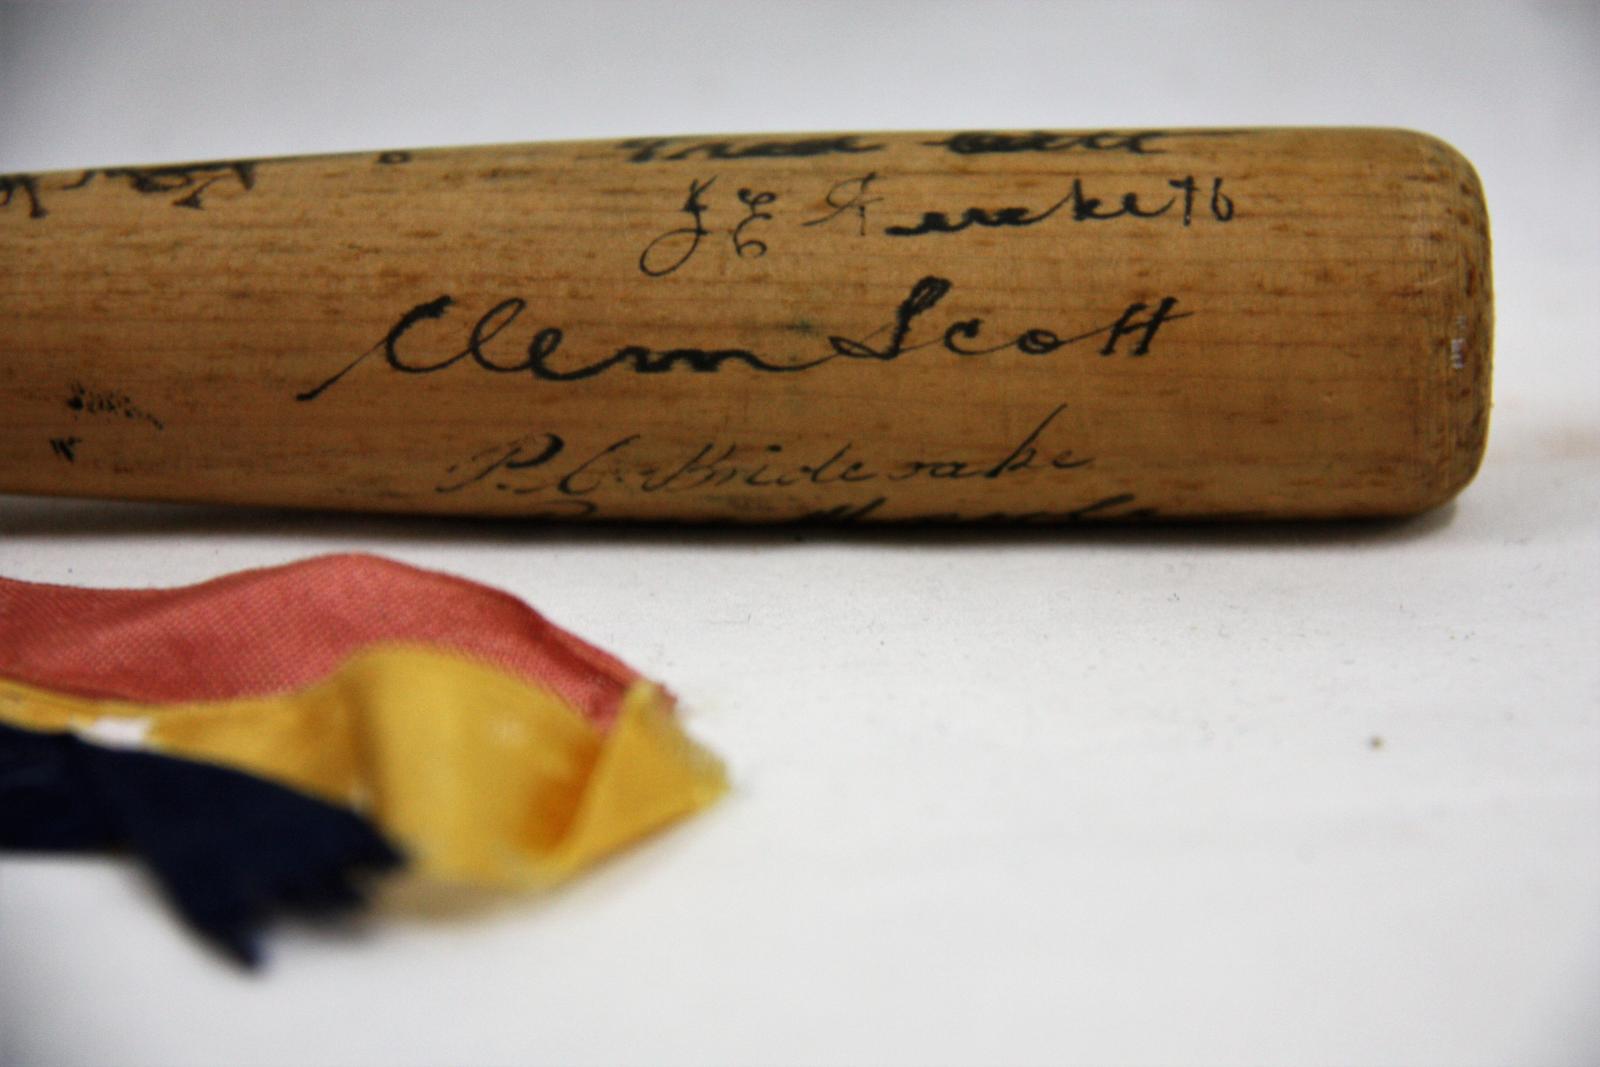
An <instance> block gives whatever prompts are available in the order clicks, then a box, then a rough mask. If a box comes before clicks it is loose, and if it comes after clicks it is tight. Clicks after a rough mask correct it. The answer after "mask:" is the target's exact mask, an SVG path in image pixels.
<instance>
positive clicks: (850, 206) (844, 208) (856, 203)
mask: <svg viewBox="0 0 1600 1067" xmlns="http://www.w3.org/2000/svg"><path fill="white" fill-rule="evenodd" d="M877 179H878V173H877V171H870V172H868V173H866V174H862V175H858V176H857V177H854V178H845V179H844V180H843V181H837V182H834V183H833V185H832V186H831V187H830V188H829V189H828V192H827V193H826V194H825V195H824V196H823V201H824V202H825V203H827V205H828V206H829V207H830V208H832V209H833V210H832V211H830V212H828V213H827V214H826V215H819V216H817V217H816V218H814V219H808V220H806V221H805V222H802V223H801V224H800V225H802V226H826V225H827V224H828V223H830V222H832V221H833V220H834V219H836V218H838V217H839V216H840V215H843V214H845V213H847V212H852V211H853V212H855V216H856V234H857V236H859V237H865V236H866V235H867V208H869V207H871V206H872V205H873V204H876V203H878V202H879V201H881V200H882V199H883V197H881V196H869V195H868V194H869V192H870V191H871V189H872V183H873V182H875V181H877Z"/></svg>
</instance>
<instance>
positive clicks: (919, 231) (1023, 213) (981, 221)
mask: <svg viewBox="0 0 1600 1067" xmlns="http://www.w3.org/2000/svg"><path fill="white" fill-rule="evenodd" d="M1167 184H1168V185H1169V186H1171V187H1173V188H1176V189H1182V190H1187V192H1186V196H1185V198H1183V203H1184V204H1185V210H1184V223H1185V225H1187V224H1188V221H1189V216H1190V214H1191V213H1192V208H1193V197H1194V189H1195V181H1194V178H1193V176H1189V177H1186V178H1183V179H1179V180H1176V181H1170V182H1168V183H1167ZM1221 189H1222V179H1221V178H1217V179H1214V180H1213V184H1212V190H1213V200H1212V202H1213V204H1214V205H1218V206H1219V207H1220V203H1221V200H1226V201H1227V203H1226V213H1224V212H1223V211H1221V210H1218V207H1214V208H1213V214H1214V215H1215V216H1216V218H1217V220H1218V221H1219V222H1228V221H1230V220H1231V219H1232V218H1233V201H1231V200H1227V198H1226V197H1223V196H1222V193H1221ZM1218 198H1221V199H1220V200H1219V199H1218ZM1179 202H1180V198H1179V197H1176V196H1171V197H1168V198H1167V199H1166V200H1165V201H1164V202H1163V203H1161V204H1160V205H1149V204H1145V203H1142V202H1141V201H1140V199H1139V194H1138V193H1134V192H1125V193H1122V194H1121V195H1120V196H1119V197H1118V198H1117V201H1116V204H1115V206H1107V205H1106V202H1105V200H1104V199H1103V198H1101V197H1098V196H1091V195H1089V194H1088V193H1087V192H1085V191H1084V187H1083V179H1081V178H1074V179H1073V180H1072V186H1071V188H1069V189H1068V190H1067V194H1066V195H1065V196H1063V197H1062V198H1061V199H1059V200H1057V201H1056V202H1055V203H1053V204H1050V205H1049V206H1048V207H1044V208H1040V209H1038V210H1034V209H1031V208H1027V207H1004V208H981V207H969V208H967V209H966V210H965V211H963V212H961V213H960V215H959V216H958V217H957V218H954V219H952V218H951V217H950V216H949V215H948V214H946V213H945V212H943V211H928V212H924V213H923V216H922V218H921V219H919V220H918V221H917V222H916V223H914V224H912V225H900V226H889V227H887V228H885V229H884V231H883V232H884V233H886V234H888V235H889V236H891V237H921V236H924V235H926V234H931V233H959V232H960V231H962V230H965V229H967V228H968V227H969V226H979V227H987V228H991V229H998V228H1001V227H1008V226H1010V227H1023V226H1036V225H1038V224H1039V223H1041V222H1044V221H1045V220H1046V219H1049V218H1051V217H1052V216H1054V215H1055V214H1056V213H1057V212H1059V211H1061V210H1062V209H1063V208H1069V209H1070V210H1069V211H1068V213H1067V214H1068V217H1069V218H1071V219H1072V220H1073V221H1074V222H1105V221H1108V220H1110V219H1119V218H1124V217H1130V218H1137V219H1154V218H1159V217H1161V216H1162V215H1165V214H1167V213H1168V212H1169V211H1171V210H1172V209H1173V208H1174V207H1175V206H1177V204H1178V203H1179Z"/></svg>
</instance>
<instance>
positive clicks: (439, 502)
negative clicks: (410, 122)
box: [0, 129, 1492, 522]
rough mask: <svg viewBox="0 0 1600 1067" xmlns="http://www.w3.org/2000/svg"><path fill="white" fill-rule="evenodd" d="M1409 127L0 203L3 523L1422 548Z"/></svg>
mask: <svg viewBox="0 0 1600 1067" xmlns="http://www.w3.org/2000/svg"><path fill="white" fill-rule="evenodd" d="M1491 333H1492V302H1491V296H1490V278H1489V252H1488V225H1487V216H1486V212H1485V208H1484V203H1483V198H1482V194H1481V191H1480V189H1479V185H1478V181H1477V178H1476V176H1475V174H1474V173H1473V171H1472V168H1471V166H1470V165H1469V164H1468V163H1467V162H1466V161H1465V160H1464V159H1463V158H1462V157H1461V156H1460V155H1459V154H1457V153H1456V152H1455V151H1454V150H1453V149H1451V148H1450V147H1449V146H1447V145H1445V144H1443V143H1442V142H1440V141H1438V140H1436V139H1433V138H1431V137H1427V136H1423V135H1420V134H1415V133H1409V132H1404V131H1395V130H1362V129H1349V130H1338V129H1316V130H1312V129H1271V130H1225V129H1217V130H1134V131H1108V130H1102V131H1074V132H1064V131H1028V132H988V131H967V132H958V133H893V134H890V133H883V134H877V133H870V134H867V133H863V134H814V135H781V136H768V135H759V136H757V135H749V136H728V137H657V138H639V139H632V140H626V141H620V142H615V141H606V142H601V141H594V142H575V143H551V144H530V145H514V146H492V147H482V148H459V149H429V150H414V151H391V152H382V153H366V154H352V155H339V156H325V157H305V158H291V159H268V160H248V161H247V160H231V161H221V162H211V163H200V164H183V165H174V166H162V167H121V168H110V169H92V170H83V171H74V172H68V173H56V174H39V175H10V176H7V177H4V178H0V426H3V427H4V430H3V432H0V491H10V492H19V493H40V494H60V495H73V496H99V497H116V498H132V499H162V500H186V501H217V502H233V503H242V504H264V505H277V506H286V505H287V506H309V507H320V508H344V509H366V510H382V511H396V512H442V513H471V514H486V515H524V516H539V517H556V518H601V519H688V520H718V521H723V520H732V521H751V522H778V521H788V520H806V519H825V520H836V521H854V520H911V519H949V520H967V519H995V520H1012V521H1065V522H1070V521H1077V520H1089V519H1097V520H1098V519H1135V518H1218V517H1229V518H1243V517H1249V518H1313V517H1336V516H1363V515H1403V514H1410V513H1414V512H1417V511H1420V510H1423V509H1425V508H1428V507H1430V506H1433V505H1436V504H1438V503H1440V502H1442V501H1444V500H1447V499H1449V498H1450V497H1452V496H1453V495H1454V494H1455V493H1456V492H1458V491H1459V490H1460V489H1461V488H1462V487H1463V486H1464V485H1465V484H1466V483H1467V482H1468V481H1469V480H1470V479H1471V477H1472V475H1473V473H1474V472H1475V470H1476V469H1477V466H1478V464H1479V461H1480V459H1481V456H1482V452H1483V447H1484V441H1485V435H1486V429H1487V414H1488V405H1489V384H1490V345H1491Z"/></svg>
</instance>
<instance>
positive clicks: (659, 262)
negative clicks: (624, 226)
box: [639, 177, 717, 278]
mask: <svg viewBox="0 0 1600 1067" xmlns="http://www.w3.org/2000/svg"><path fill="white" fill-rule="evenodd" d="M716 180H717V179H716V178H714V177H713V178H708V179H706V180H705V181H701V180H700V179H698V178H696V179H694V180H693V181H691V182H689V195H688V196H686V197H684V200H683V207H681V208H679V209H678V210H679V211H682V212H683V213H684V214H686V215H688V216H689V218H690V220H691V221H690V223H689V225H687V226H680V227H678V228H677V229H674V230H668V231H667V232H666V233H663V234H661V235H660V236H659V237H657V238H656V239H655V240H653V241H651V242H650V243H649V244H647V245H645V246H644V251H643V252H640V253H639V270H641V271H642V272H644V273H645V274H648V275H650V277H652V278H660V277H662V276H663V275H667V274H671V273H672V272H673V271H675V270H677V269H678V268H679V267H681V266H683V265H684V264H685V263H687V262H689V257H690V256H692V255H694V254H695V251H696V250H697V249H698V248H699V247H700V241H701V239H702V238H704V237H705V236H706V235H708V234H709V233H710V232H711V231H710V230H708V229H706V225H705V213H706V205H705V201H704V200H702V199H700V196H701V194H702V193H704V192H705V191H706V190H707V189H710V188H711V186H712V185H713V184H714V183H715V182H716ZM677 246H681V248H682V250H681V251H679V252H678V253H677V254H676V255H674V254H673V251H672V250H673V248H674V247H677Z"/></svg>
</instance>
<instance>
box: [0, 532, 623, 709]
mask: <svg viewBox="0 0 1600 1067" xmlns="http://www.w3.org/2000/svg"><path fill="white" fill-rule="evenodd" d="M379 642H408V643H415V644H425V645H430V646H433V647H435V648H443V649H447V650H450V651H452V652H457V653H459V654H462V655H465V656H468V657H471V658H474V659H477V660H479V661H481V662H486V663H489V664H492V665H494V666H496V667H499V668H500V669H502V670H505V671H507V672H508V673H511V674H515V675H517V676H519V677H521V678H523V679H526V680H528V681H531V682H534V683H536V684H538V685H541V686H543V687H545V688H547V689H550V690H551V691H553V692H555V693H557V694H559V695H560V696H561V697H562V698H563V699H565V700H566V701H568V702H569V703H571V704H572V705H573V706H574V707H576V708H578V709H579V710H580V711H582V712H583V713H584V714H585V715H586V716H588V717H589V718H590V719H591V720H592V721H594V722H596V723H597V724H599V725H602V726H603V725H608V724H609V723H610V721H611V719H612V718H613V717H614V716H615V714H616V711H617V707H618V704H619V702H620V700H621V698H622V694H623V692H624V691H625V690H626V689H627V688H628V686H629V685H630V684H631V683H633V682H634V681H636V680H637V679H638V677H639V675H638V674H637V673H636V672H635V671H634V670H633V669H632V668H630V667H628V666H626V665H625V664H623V663H622V662H620V661H619V660H617V659H615V658H614V657H612V656H610V655H608V654H606V653H605V652H602V651H601V650H599V649H597V648H595V647H594V646H593V645H590V644H588V643H586V642H584V641H582V640H580V639H579V638H577V637H575V636H573V635H572V634H570V633H567V632H566V631H565V630H562V629H561V628H560V627H558V626H555V625H554V624H552V623H550V622H549V621H547V620H546V619H545V618H544V617H543V616H541V615H540V614H539V613H538V612H536V611H534V610H533V609H532V608H529V607H528V606H527V605H526V604H524V603H522V602H521V601H520V600H517V599H516V598H515V597H512V596H510V595H508V594H506V593H502V592H500V591H498V590H495V589H491V588H489V587H488V586H484V585H479V584H477V583H476V582H469V581H466V580H465V579H461V578H455V577H452V576H450V575H446V574H440V573H438V572H435V571H426V570H421V569H419V568H416V567H411V566H407V565H406V564H403V563H396V562H394V561H392V560H387V559H381V558H379V557H376V556H365V555H343V556H323V557H320V558H316V559H309V560H304V561H302V562H299V563H292V564H289V565H287V566H282V567H271V568H267V569H263V570H254V571H242V572H240V573H237V574H230V575H227V576H225V577H222V578H217V579H214V580H212V581H209V582H202V583H201V584H199V585H192V586H185V587H182V588H178V589H77V588H71V587H68V586H58V585H38V584H33V583H30V582H18V581H12V580H10V579H6V578H0V674H3V675H6V676H8V677H11V678H14V679H16V680H18V681H21V682H26V683H28V684H30V685H35V686H39V687H41V688H48V689H56V690H61V691H65V692H70V693H75V694H77V695H80V696H91V697H113V698H119V699H123V700H136V701H141V702H148V703H168V702H175V701H190V700H223V699H228V698H230V697H242V696H265V695H267V694H271V693H281V692H287V691H290V690H294V689H299V688H302V687H304V686H306V685H309V684H311V683H312V682H315V681H317V680H318V679H320V678H322V677H324V676H326V675H327V674H329V673H331V672H332V671H333V670H334V669H335V668H336V667H338V665H339V664H340V663H341V662H342V661H343V660H345V659H346V658H347V657H349V656H350V655H351V654H353V653H354V652H356V651H358V650H359V649H361V648H363V647H365V646H368V645H371V644H374V643H379Z"/></svg>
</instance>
